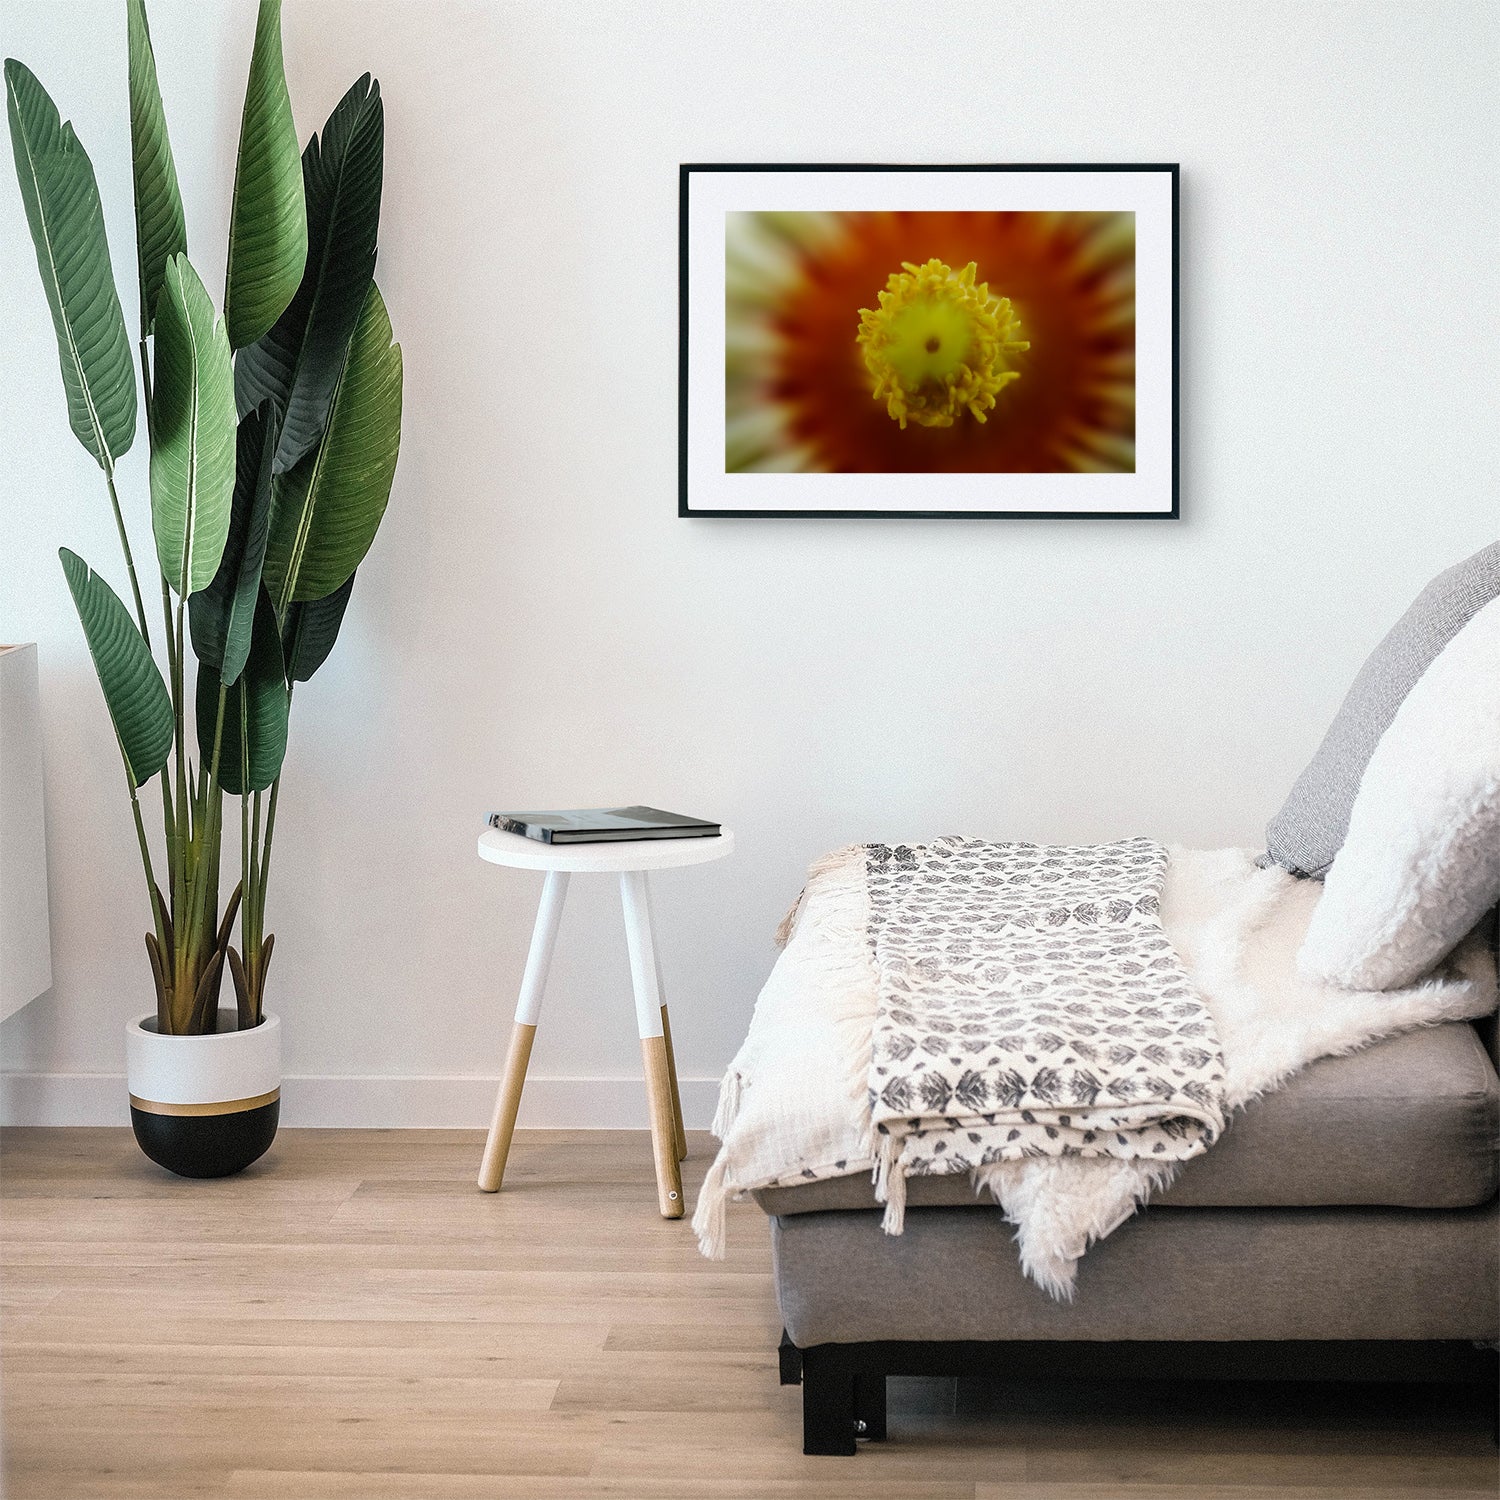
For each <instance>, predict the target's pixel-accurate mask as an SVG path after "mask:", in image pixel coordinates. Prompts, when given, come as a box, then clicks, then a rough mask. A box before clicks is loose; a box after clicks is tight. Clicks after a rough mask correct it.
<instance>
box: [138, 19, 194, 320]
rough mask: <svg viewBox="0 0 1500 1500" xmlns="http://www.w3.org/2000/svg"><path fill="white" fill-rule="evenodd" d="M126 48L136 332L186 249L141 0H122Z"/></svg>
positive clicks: (153, 311) (149, 317)
mask: <svg viewBox="0 0 1500 1500" xmlns="http://www.w3.org/2000/svg"><path fill="white" fill-rule="evenodd" d="M125 17H126V31H127V40H128V42H129V49H130V161H131V171H132V175H133V177H134V179H135V249H136V266H137V271H138V274H139V280H140V293H141V337H142V338H145V337H146V336H147V335H148V334H149V333H150V332H151V324H152V320H153V319H154V318H155V316H156V303H157V299H158V298H159V297H160V296H161V285H162V281H163V279H164V278H165V276H166V274H167V262H168V261H169V260H171V258H172V257H173V256H174V255H186V254H187V224H186V221H185V220H184V218H183V214H182V194H181V193H180V192H179V191H178V187H177V168H176V166H175V165H174V164H173V161H172V144H171V142H170V141H169V140H168V139H167V117H166V113H165V111H164V110H163V109H162V105H161V89H160V87H159V86H158V84H157V81H156V54H155V53H154V52H153V51H152V50H151V30H150V28H149V27H148V26H147V24H146V7H145V5H144V4H143V0H125Z"/></svg>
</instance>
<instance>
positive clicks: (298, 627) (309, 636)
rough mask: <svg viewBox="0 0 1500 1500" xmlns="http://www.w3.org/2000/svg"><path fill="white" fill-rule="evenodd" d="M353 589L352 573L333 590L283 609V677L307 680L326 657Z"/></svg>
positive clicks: (295, 680)
mask: <svg viewBox="0 0 1500 1500" xmlns="http://www.w3.org/2000/svg"><path fill="white" fill-rule="evenodd" d="M353 592H354V574H353V573H351V574H350V575H349V576H348V577H347V578H346V579H345V580H344V582H343V583H342V584H341V585H340V587H338V588H336V589H335V590H334V591H333V593H331V594H325V595H324V596H323V598H321V599H309V600H308V601H307V602H306V603H305V604H293V605H291V606H290V607H289V608H288V609H287V612H286V624H285V627H284V628H283V630H282V632H281V648H282V651H283V653H284V654H285V656H286V680H287V681H288V682H306V681H307V680H308V679H309V678H310V677H311V676H312V675H313V673H314V672H316V671H317V670H318V668H319V667H321V666H322V665H323V663H324V662H325V661H327V660H328V653H329V652H330V651H332V650H333V643H334V642H335V641H336V640H337V639H338V637H339V626H340V625H342V624H343V623H344V611H345V610H346V609H347V608H348V607H349V595H350V594H352V593H353Z"/></svg>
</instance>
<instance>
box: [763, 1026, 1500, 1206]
mask: <svg viewBox="0 0 1500 1500" xmlns="http://www.w3.org/2000/svg"><path fill="white" fill-rule="evenodd" d="M1497 1136H1500V1081H1497V1079H1496V1076H1495V1069H1494V1067H1493V1065H1492V1064H1491V1062H1490V1059H1489V1055H1488V1054H1487V1053H1486V1051H1485V1049H1484V1046H1483V1044H1482V1043H1481V1041H1480V1039H1479V1036H1478V1033H1477V1032H1476V1031H1475V1030H1474V1028H1473V1027H1472V1026H1471V1025H1469V1023H1468V1022H1467V1021H1450V1022H1448V1023H1446V1024H1444V1025H1441V1026H1432V1027H1428V1028H1426V1029H1424V1030H1420V1031H1412V1032H1408V1033H1406V1034H1405V1035H1404V1036H1397V1037H1392V1038H1391V1039H1390V1040H1389V1041H1384V1042H1378V1043H1376V1044H1375V1045H1374V1046H1373V1047H1367V1048H1366V1049H1365V1050H1364V1051H1363V1052H1356V1053H1354V1054H1353V1055H1352V1056H1349V1057H1328V1058H1324V1059H1323V1060H1322V1061H1321V1062H1316V1063H1314V1064H1313V1065H1312V1066H1311V1067H1310V1068H1307V1069H1305V1070H1304V1071H1303V1072H1301V1073H1299V1074H1298V1075H1297V1076H1296V1077H1295V1078H1293V1079H1292V1080H1291V1082H1290V1083H1288V1084H1287V1085H1286V1087H1285V1088H1282V1089H1279V1090H1277V1091H1276V1092H1274V1093H1271V1094H1267V1095H1266V1096H1265V1097H1264V1098H1262V1099H1258V1100H1256V1101H1255V1103H1253V1104H1250V1105H1248V1106H1247V1107H1246V1108H1245V1109H1244V1110H1243V1111H1242V1112H1241V1113H1240V1114H1239V1115H1237V1116H1236V1117H1235V1119H1234V1120H1233V1122H1232V1123H1231V1125H1230V1127H1229V1129H1228V1130H1227V1131H1226V1132H1225V1134H1224V1138H1223V1139H1222V1140H1221V1141H1220V1142H1219V1143H1218V1144H1217V1145H1215V1146H1214V1147H1212V1148H1211V1149H1210V1150H1209V1151H1208V1153H1207V1154H1206V1155H1204V1156H1200V1157H1196V1158H1195V1159H1194V1160H1192V1161H1190V1162H1188V1163H1187V1165H1186V1166H1185V1167H1184V1168H1183V1170H1182V1175H1181V1176H1180V1177H1179V1178H1178V1179H1177V1181H1176V1182H1175V1183H1174V1184H1173V1185H1172V1186H1171V1188H1169V1189H1168V1190H1167V1191H1166V1192H1163V1193H1161V1194H1160V1195H1159V1196H1157V1197H1156V1198H1155V1199H1154V1200H1153V1202H1154V1203H1156V1204H1160V1205H1163V1206H1171V1207H1175V1208H1265V1207H1278V1208H1296V1207H1323V1206H1337V1205H1344V1204H1368V1205H1377V1206H1381V1207H1392V1208H1467V1207H1470V1206H1472V1205H1474V1204H1479V1203H1485V1202H1487V1201H1488V1200H1489V1199H1490V1198H1492V1197H1493V1196H1494V1195H1495V1189H1496V1184H1497V1178H1500V1158H1497V1154H1496V1151H1497ZM754 1197H755V1200H756V1202H757V1203H759V1204H760V1206H761V1207H762V1208H763V1209H765V1211H766V1212H767V1213H769V1214H800V1213H815V1212H819V1211H821V1210H824V1209H859V1208H873V1207H874V1206H875V1195H874V1191H873V1189H872V1187H871V1185H870V1181H869V1177H868V1174H865V1173H861V1174H860V1175H859V1176H856V1177H835V1178H830V1179H829V1180H828V1181H826V1182H809V1183H803V1184H800V1185H798V1186H796V1187H784V1188H765V1189H762V1190H761V1191H759V1192H757V1193H755V1194H754ZM907 1203H908V1205H909V1206H911V1207H914V1208H929V1207H958V1206H962V1205H974V1206H978V1207H987V1206H991V1205H992V1203H993V1200H992V1199H991V1198H990V1197H989V1195H988V1194H985V1195H984V1197H983V1198H976V1197H975V1194H974V1189H973V1187H972V1185H971V1184H970V1182H969V1178H968V1174H967V1173H963V1174H957V1175H954V1176H951V1177H912V1178H909V1179H908V1180H907Z"/></svg>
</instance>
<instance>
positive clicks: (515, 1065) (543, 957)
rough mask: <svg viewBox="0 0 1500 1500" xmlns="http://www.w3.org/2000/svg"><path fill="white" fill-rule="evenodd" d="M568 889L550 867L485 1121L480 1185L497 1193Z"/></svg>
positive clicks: (562, 877)
mask: <svg viewBox="0 0 1500 1500" xmlns="http://www.w3.org/2000/svg"><path fill="white" fill-rule="evenodd" d="M567 893H568V876H567V874H566V873H565V872H563V871H561V870H549V871H548V872H547V878H546V880H545V881H544V882H543V884H542V900H541V904H540V905H539V906H538V907H537V912H536V926H535V927H533V928H532V930H531V951H530V952H529V953H528V954H527V955H526V972H525V974H524V975H523V976H522V979H521V995H520V999H519V1000H518V1001H517V1002H516V1024H515V1027H514V1029H513V1030H512V1031H511V1035H510V1051H509V1052H508V1053H507V1055H506V1058H505V1074H504V1076H503V1077H502V1078H501V1080H500V1091H499V1093H498V1094H496V1096H495V1114H494V1118H493V1119H492V1120H491V1121H490V1133H489V1135H488V1137H487V1138H486V1139H485V1143H484V1157H483V1159H482V1160H481V1161H480V1164H479V1186H480V1189H481V1190H482V1191H483V1192H486V1193H495V1192H498V1191H499V1190H500V1183H501V1180H502V1179H503V1178H504V1176H505V1159H506V1157H508V1156H509V1155H510V1141H511V1136H512V1135H514V1134H515V1129H516V1111H517V1110H518V1109H519V1108H520V1107H521V1090H522V1089H523V1088H524V1087H525V1085H526V1066H527V1064H528V1063H529V1062H530V1061H531V1044H532V1041H533V1040H534V1039H535V1037H536V1023H537V1020H538V1018H539V1017H540V1016H541V1013H542V993H543V991H544V990H545V989H546V987H547V970H548V969H549V968H550V967H551V965H552V950H553V948H554V947H555V946H556V944H557V924H558V922H559V921H560V920H561V918H562V909H563V898H564V897H565V896H566V895H567Z"/></svg>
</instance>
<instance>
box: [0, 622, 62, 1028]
mask: <svg viewBox="0 0 1500 1500" xmlns="http://www.w3.org/2000/svg"><path fill="white" fill-rule="evenodd" d="M51 986H52V935H51V930H50V927H49V924H48V920H47V836H46V831H45V828H44V826H43V822H42V724H41V704H40V698H39V695H38V691H37V671H36V647H35V646H0V1021H3V1020H4V1019H5V1018H6V1017H7V1016H9V1015H12V1014H14V1013H15V1012H16V1011H18V1010H20V1008H21V1007H22V1006H23V1005H27V1004H29V1003H30V1002H31V1001H33V1000H35V999H36V997H37V996H38V995H40V994H41V993H42V991H43V990H47V989H50V988H51Z"/></svg>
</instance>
